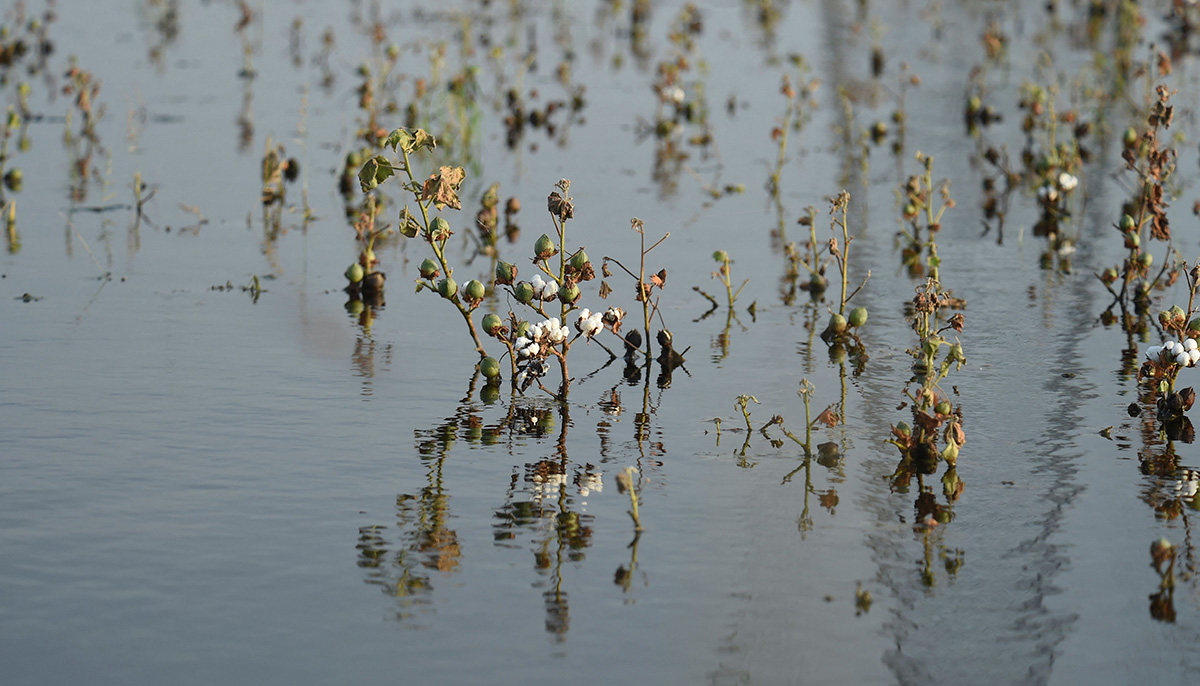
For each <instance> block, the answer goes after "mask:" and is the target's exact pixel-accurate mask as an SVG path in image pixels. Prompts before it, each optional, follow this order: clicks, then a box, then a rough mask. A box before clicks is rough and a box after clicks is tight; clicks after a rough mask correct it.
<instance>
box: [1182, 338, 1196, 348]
mask: <svg viewBox="0 0 1200 686" xmlns="http://www.w3.org/2000/svg"><path fill="white" fill-rule="evenodd" d="M1197 348H1200V344H1197V343H1196V339H1195V338H1189V339H1187V340H1186V341H1184V342H1183V349H1184V350H1196V349H1197Z"/></svg>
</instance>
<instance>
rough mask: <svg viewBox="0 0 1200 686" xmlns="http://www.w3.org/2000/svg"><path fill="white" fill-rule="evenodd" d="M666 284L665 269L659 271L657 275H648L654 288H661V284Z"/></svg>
mask: <svg viewBox="0 0 1200 686" xmlns="http://www.w3.org/2000/svg"><path fill="white" fill-rule="evenodd" d="M666 282H667V270H666V269H662V270H660V271H659V272H658V273H657V274H651V275H650V283H652V284H654V285H655V286H658V287H659V288H662V287H663V284H665V283H666Z"/></svg>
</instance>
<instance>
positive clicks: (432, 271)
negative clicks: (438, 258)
mask: <svg viewBox="0 0 1200 686" xmlns="http://www.w3.org/2000/svg"><path fill="white" fill-rule="evenodd" d="M420 271H421V278H422V279H436V278H437V277H438V276H440V275H441V273H442V270H441V269H439V268H438V263H437V262H434V261H433V260H432V259H431V258H428V257H426V258H425V259H424V260H423V261H422V262H421V267H420Z"/></svg>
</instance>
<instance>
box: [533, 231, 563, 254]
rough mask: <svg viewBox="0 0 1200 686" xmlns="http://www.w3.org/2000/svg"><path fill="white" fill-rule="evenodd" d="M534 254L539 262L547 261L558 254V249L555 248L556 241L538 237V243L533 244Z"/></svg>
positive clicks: (544, 235)
mask: <svg viewBox="0 0 1200 686" xmlns="http://www.w3.org/2000/svg"><path fill="white" fill-rule="evenodd" d="M533 254H534V256H535V257H537V258H538V259H539V260H545V259H548V258H550V257H553V256H555V255H557V254H558V249H557V248H555V247H554V241H553V240H552V239H551V238H550V236H547V235H546V234H542V235H541V236H539V237H538V239H537V242H535V243H534V244H533Z"/></svg>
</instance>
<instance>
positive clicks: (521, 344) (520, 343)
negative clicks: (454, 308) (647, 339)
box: [513, 336, 1150, 355]
mask: <svg viewBox="0 0 1200 686" xmlns="http://www.w3.org/2000/svg"><path fill="white" fill-rule="evenodd" d="M532 342H533V341H531V340H529V339H528V338H525V337H524V336H521V337H520V338H518V339H517V342H516V343H513V347H514V348H516V349H517V350H521V349H522V348H527V347H529V344H530V343H532ZM1146 354H1147V355H1149V354H1150V352H1149V351H1147V352H1146Z"/></svg>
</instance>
